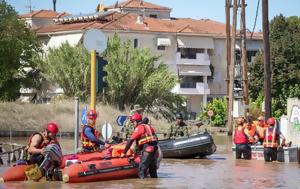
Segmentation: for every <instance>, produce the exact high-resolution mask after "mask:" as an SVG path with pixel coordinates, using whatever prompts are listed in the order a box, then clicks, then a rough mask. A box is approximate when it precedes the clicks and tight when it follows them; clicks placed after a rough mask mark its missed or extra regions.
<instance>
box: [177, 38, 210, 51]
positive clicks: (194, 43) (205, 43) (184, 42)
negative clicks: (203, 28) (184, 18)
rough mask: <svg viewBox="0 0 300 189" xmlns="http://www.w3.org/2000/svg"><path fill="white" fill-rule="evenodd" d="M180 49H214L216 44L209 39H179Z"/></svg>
mask: <svg viewBox="0 0 300 189" xmlns="http://www.w3.org/2000/svg"><path fill="white" fill-rule="evenodd" d="M177 44H178V48H196V49H213V48H214V42H213V39H212V38H209V37H197V36H195V37H187V36H178V37H177Z"/></svg>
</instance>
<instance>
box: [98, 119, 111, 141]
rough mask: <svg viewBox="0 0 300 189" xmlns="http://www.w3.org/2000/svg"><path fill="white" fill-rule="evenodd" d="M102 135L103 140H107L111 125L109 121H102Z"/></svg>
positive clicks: (109, 135)
mask: <svg viewBox="0 0 300 189" xmlns="http://www.w3.org/2000/svg"><path fill="white" fill-rule="evenodd" d="M101 134H102V136H103V138H104V140H108V139H109V138H110V137H111V135H112V127H111V125H110V124H109V123H106V122H105V123H104V125H103V126H102V133H101Z"/></svg>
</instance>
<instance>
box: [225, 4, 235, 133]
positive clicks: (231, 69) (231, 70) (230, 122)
mask: <svg viewBox="0 0 300 189" xmlns="http://www.w3.org/2000/svg"><path fill="white" fill-rule="evenodd" d="M236 17H237V0H234V1H233V13H232V30H231V33H232V36H231V61H230V67H229V104H228V107H229V108H228V111H229V112H228V115H229V116H228V125H227V126H228V134H232V125H233V115H232V113H233V98H234V95H233V84H234V66H235V41H236Z"/></svg>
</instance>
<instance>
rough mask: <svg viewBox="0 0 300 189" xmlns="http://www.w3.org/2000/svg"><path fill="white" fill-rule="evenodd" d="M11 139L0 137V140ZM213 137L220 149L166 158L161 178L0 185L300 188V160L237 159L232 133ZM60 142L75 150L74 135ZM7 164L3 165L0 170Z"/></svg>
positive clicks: (67, 188) (32, 187) (71, 188)
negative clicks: (197, 155) (202, 154)
mask: <svg viewBox="0 0 300 189" xmlns="http://www.w3.org/2000/svg"><path fill="white" fill-rule="evenodd" d="M8 140H9V138H8ZM8 140H6V139H5V138H1V139H0V142H1V141H2V142H3V141H8ZM26 140H27V139H24V138H16V139H15V140H13V141H14V142H17V143H23V144H24V143H25V142H26ZM214 140H215V142H216V144H217V152H216V153H215V154H213V155H212V156H210V157H208V158H207V159H191V160H188V159H183V160H176V159H164V160H163V161H162V164H161V167H160V169H159V171H158V176H159V178H158V179H150V178H149V179H144V180H140V179H126V180H116V181H107V182H101V183H100V182H96V183H95V182H94V183H84V184H65V183H62V182H41V183H34V182H14V183H5V184H3V185H0V188H10V189H11V188H16V189H17V188H18V189H19V188H26V189H27V188H28V189H43V188H45V189H46V188H47V189H48V188H60V189H77V188H83V189H89V188H101V189H103V188H119V189H123V188H126V189H127V188H176V189H177V188H255V189H260V188H300V187H299V184H300V169H299V168H300V166H299V164H297V163H265V162H264V161H256V160H249V161H248V160H235V158H234V157H235V156H234V155H233V154H232V152H231V146H232V140H231V137H228V136H226V135H215V136H214ZM61 143H62V148H63V149H64V152H65V153H71V152H73V151H74V149H73V148H74V142H73V141H72V139H62V140H61ZM5 168H6V167H1V166H0V172H3V171H4V169H5Z"/></svg>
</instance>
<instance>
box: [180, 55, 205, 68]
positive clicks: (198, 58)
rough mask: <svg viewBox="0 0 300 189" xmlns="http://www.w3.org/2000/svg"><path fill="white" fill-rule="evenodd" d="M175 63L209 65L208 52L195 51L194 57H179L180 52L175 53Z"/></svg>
mask: <svg viewBox="0 0 300 189" xmlns="http://www.w3.org/2000/svg"><path fill="white" fill-rule="evenodd" d="M176 64H180V65H199V66H209V65H210V59H209V56H208V54H205V53H196V57H195V58H194V59H192V58H181V53H180V52H177V53H176Z"/></svg>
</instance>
